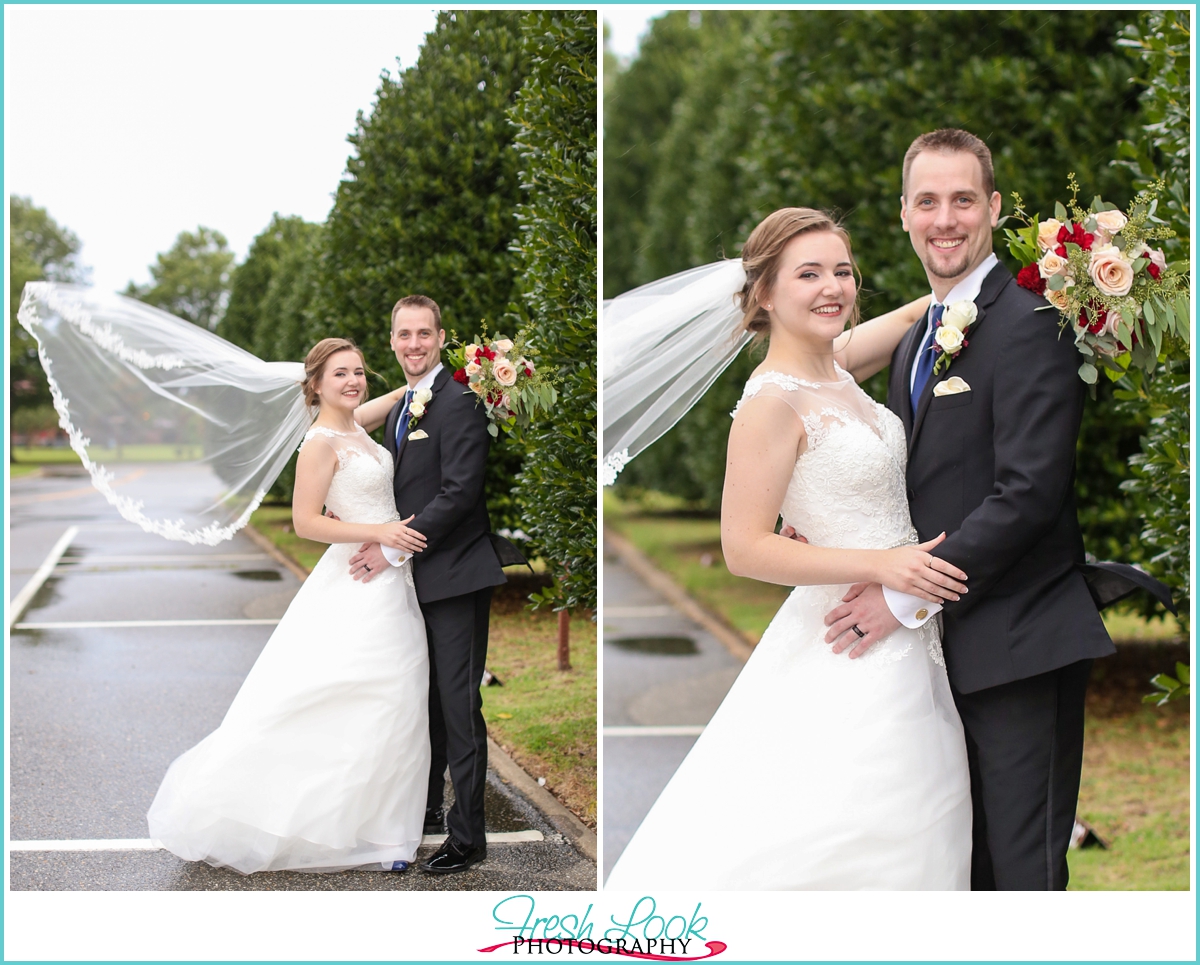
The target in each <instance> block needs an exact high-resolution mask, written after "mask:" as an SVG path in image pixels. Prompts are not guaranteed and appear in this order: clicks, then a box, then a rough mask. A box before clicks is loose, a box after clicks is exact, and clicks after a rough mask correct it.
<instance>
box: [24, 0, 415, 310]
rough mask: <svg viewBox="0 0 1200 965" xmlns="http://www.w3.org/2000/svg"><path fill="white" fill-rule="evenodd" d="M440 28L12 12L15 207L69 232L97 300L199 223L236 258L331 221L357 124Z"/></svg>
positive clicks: (341, 12)
mask: <svg viewBox="0 0 1200 965" xmlns="http://www.w3.org/2000/svg"><path fill="white" fill-rule="evenodd" d="M435 24H436V13H435V11H434V10H433V9H431V8H424V7H411V6H403V5H400V6H391V5H371V6H366V5H363V6H357V5H356V6H316V5H296V6H285V5H278V6H276V5H262V6H257V5H256V6H217V5H214V6H193V7H187V6H167V5H164V6H158V5H153V6H149V5H148V6H93V5H86V6H85V5H80V6H57V5H54V6H51V5H46V6H40V5H28V6H12V5H5V7H4V187H5V193H6V194H7V195H11V194H19V195H25V196H29V197H31V198H32V199H33V202H34V203H35V204H37V205H39V206H41V207H43V208H46V209H47V210H48V211H49V213H50V215H51V216H52V217H53V218H54V219H55V220H56V221H57V222H58V223H59V224H60V225H64V226H66V227H68V228H70V229H71V230H72V231H74V232H75V234H76V235H78V236H79V238H80V240H81V241H82V242H83V251H82V261H83V262H84V263H85V264H87V265H89V266H91V268H92V281H93V283H94V284H96V285H97V286H99V287H103V288H107V289H111V290H117V289H121V288H124V287H125V284H126V283H127V282H128V281H130V280H131V279H132V280H134V281H136V282H138V283H144V282H147V281H149V279H150V275H149V272H148V270H147V266H148V265H149V264H151V263H152V262H153V261H154V257H155V255H156V254H157V253H158V252H160V251H165V250H166V249H167V248H169V247H170V246H171V244H172V242H173V241H174V240H175V236H176V235H178V234H179V232H180V231H183V230H185V229H194V228H195V227H196V226H197V225H199V224H203V225H206V226H208V227H210V228H215V229H216V230H218V231H221V232H222V233H223V234H224V235H225V236H226V237H227V238H228V239H229V244H230V246H231V247H232V249H233V250H234V251H235V252H236V253H237V255H238V260H239V261H241V260H242V259H243V258H244V257H245V254H246V251H247V249H248V248H249V245H250V242H251V240H252V239H253V238H254V236H255V235H257V234H258V233H259V232H261V231H262V230H263V229H264V228H265V227H266V226H267V223H268V222H269V221H270V218H271V214H272V212H275V211H278V212H279V213H280V214H283V215H289V214H295V215H300V216H301V217H303V218H305V219H307V220H309V221H323V220H324V219H325V216H326V215H327V214H328V212H329V208H330V206H331V204H332V200H333V199H332V195H333V192H334V191H335V190H336V189H337V184H338V181H339V180H340V178H341V174H342V172H343V171H344V169H345V165H346V158H347V157H348V156H349V154H350V150H351V148H350V145H349V144H348V143H347V142H346V137H347V135H349V134H350V133H352V132H353V131H354V128H355V116H356V113H357V112H358V111H359V110H362V111H363V112H364V113H367V114H369V113H370V111H371V108H372V105H373V102H374V95H375V91H376V89H377V88H378V86H379V75H380V73H381V71H383V70H389V71H390V72H391V73H392V76H393V77H395V76H396V75H397V71H398V68H397V64H396V58H397V57H399V59H400V68H399V69H405V68H408V67H411V66H412V65H413V64H415V63H416V60H417V55H418V53H419V49H420V44H421V42H422V41H423V39H424V35H425V33H426V32H427V31H429V30H431V29H433V27H434V26H435ZM5 210H6V217H7V205H6V207H5Z"/></svg>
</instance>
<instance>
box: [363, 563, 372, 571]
mask: <svg viewBox="0 0 1200 965" xmlns="http://www.w3.org/2000/svg"><path fill="white" fill-rule="evenodd" d="M363 569H364V570H366V571H367V572H368V573H370V572H371V567H369V566H367V564H366V563H364V564H363Z"/></svg>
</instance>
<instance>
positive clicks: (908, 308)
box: [833, 295, 931, 382]
mask: <svg viewBox="0 0 1200 965" xmlns="http://www.w3.org/2000/svg"><path fill="white" fill-rule="evenodd" d="M930 297H931V296H929V295H924V296H922V297H921V298H918V299H917V300H916V301H912V302H909V303H908V304H907V305H901V306H900V307H899V308H897V309H894V310H893V311H890V312H888V313H887V314H886V315H880V316H879V317H878V318H873V319H871V320H870V321H869V322H863V323H862V324H860V325H856V326H854V328H853V329H852V330H851V331H847V332H842V334H841V335H839V336H838V337H837V339H836V340H835V341H834V343H833V356H834V358H836V359H837V361H838V365H840V366H841V367H842V368H844V369H845V370H846V371H847V372H849V373H850V374H851V375H852V376H854V381H855V382H862V381H863V380H864V379H868V378H870V377H871V376H872V375H874V374H875V373H876V372H879V371H881V370H882V369H883V368H884V366H886V365H887V364H888V363H889V362H891V360H892V353H893V352H894V351H895V350H896V346H897V345H899V344H900V339H902V338H904V333H905V332H907V331H908V330H909V329H910V328H911V327H912V326H913V325H914V324H915V323H916V322H919V321H920V320H921V319H922V318H924V317H925V313H926V312H927V311H929V301H930Z"/></svg>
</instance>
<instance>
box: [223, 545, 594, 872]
mask: <svg viewBox="0 0 1200 965" xmlns="http://www.w3.org/2000/svg"><path fill="white" fill-rule="evenodd" d="M245 533H246V535H247V536H249V537H250V539H251V540H253V541H254V543H255V545H257V546H258V547H259V548H260V549H261V550H262V551H263V552H264V553H267V554H268V555H269V556H270V557H271V558H272V559H274V560H275V562H277V563H280V564H281V565H283V566H286V567H287V568H288V569H289V570H290V571H291V572H292V573H294V574H295V575H296V578H297V579H298V580H300V581H301V582H303V581H304V580H305V578H306V577H307V576H308V570H306V569H305V568H304V567H303V566H301V565H300V564H299V563H298V562H296V561H295V560H294V559H292V558H291V557H290V556H288V555H287V553H285V552H284V551H283V550H281V549H280V548H279V547H278V546H276V545H275V544H274V543H273V542H271V540H270V539H269V538H268V537H266V536H264V535H263V534H262V533H260V532H259V531H258V530H257V529H255V528H254V527H253V526H251V525H250V524H249V523H247V524H246V526H245ZM488 766H490V767H491V768H492V770H494V771H495V772H496V773H497V774H498V775H499V776H500V779H501V780H503V781H505V782H507V783H509V784H511V785H513V787H515V788H516V789H517V790H518V791H520V792H521V794H523V795H524V796H525V797H526V798H528V799H529V801H530V803H531V804H533V806H534V807H536V808H537V809H538V810H539V811H541V812H542V814H543V815H545V817H546V820H547V821H549V822H550V823H551V824H552V825H554V827H555V828H556V829H557V830H558V832H559V833H560V834H561V835H562V836H563V837H564V838H566V839H567V840H568V841H569V842H570V843H571V844H572V845H573V846H574V848H575V850H576V851H578V852H579V853H580V854H582V855H584V856H585V857H587V858H590V859H591V860H592V861H595V860H597V859H596V855H597V853H598V849H597V847H596V832H595V831H593V830H592V829H591V828H589V827H588V826H587V825H586V824H584V823H583V822H582V821H580V820H579V818H577V817H576V816H575V814H574V813H573V812H572V811H571V810H570V809H569V808H568V807H567V806H566V805H565V804H563V803H562V802H561V801H560V800H559V799H558V798H556V797H555V796H554V795H553V794H551V793H550V792H549V791H547V790H546V789H545V788H544V787H542V786H541V785H540V784H538V782H537V781H535V780H534V779H533V778H532V777H530V776H529V774H527V773H526V772H525V771H524V770H523V769H522V768H521V765H520V764H518V763H517V762H516V761H514V760H513V759H512V758H511V757H509V756H508V754H507V753H506V752H505V750H504V748H502V747H501V746H500V745H499V744H497V743H496V742H495V741H494V740H492V739H491V738H490V737H489V738H488Z"/></svg>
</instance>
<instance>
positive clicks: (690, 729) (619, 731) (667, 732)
mask: <svg viewBox="0 0 1200 965" xmlns="http://www.w3.org/2000/svg"><path fill="white" fill-rule="evenodd" d="M703 731H704V725H703V724H658V725H647V726H645V727H615V726H614V727H605V728H604V736H605V737H699V736H700V734H701V733H703Z"/></svg>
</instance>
